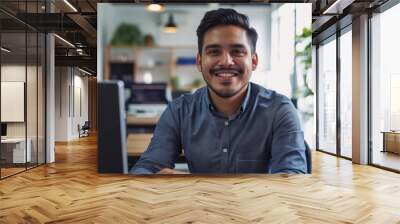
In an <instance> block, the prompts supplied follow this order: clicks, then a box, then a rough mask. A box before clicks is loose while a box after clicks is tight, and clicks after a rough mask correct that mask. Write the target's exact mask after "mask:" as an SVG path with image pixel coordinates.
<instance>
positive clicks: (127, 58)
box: [97, 3, 315, 151]
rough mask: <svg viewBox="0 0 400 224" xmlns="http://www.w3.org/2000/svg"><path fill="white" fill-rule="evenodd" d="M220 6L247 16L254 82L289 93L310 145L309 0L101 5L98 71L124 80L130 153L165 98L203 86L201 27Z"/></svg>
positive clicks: (312, 131)
mask: <svg viewBox="0 0 400 224" xmlns="http://www.w3.org/2000/svg"><path fill="white" fill-rule="evenodd" d="M217 8H233V9H235V10H237V11H238V12H240V13H244V14H246V15H248V16H249V19H250V24H251V26H252V27H254V28H255V29H256V30H257V32H258V34H259V39H258V42H257V49H256V50H257V53H258V55H259V65H258V68H257V69H256V71H254V72H253V75H252V77H251V81H252V82H254V83H257V84H259V85H262V86H264V87H266V88H269V89H273V90H275V91H277V92H279V93H281V94H284V95H286V96H288V97H289V98H291V99H292V101H293V103H294V104H295V106H296V107H297V108H298V112H299V117H300V118H301V122H302V125H303V128H304V130H305V138H306V140H307V142H308V143H309V144H310V145H311V146H312V147H313V146H314V144H315V125H314V98H315V96H314V93H315V87H314V86H315V81H314V78H313V77H312V72H311V71H312V69H311V67H312V66H311V4H256V5H245V4H242V5H241V4H216V3H210V4H194V5H193V4H192V5H190V4H187V5H182V4H180V5H173V4H170V5H168V4H167V5H163V6H162V8H157V7H155V8H152V7H149V6H148V5H147V6H146V5H131V4H99V5H98V25H97V29H98V30H97V32H98V33H97V35H98V43H97V45H98V49H97V50H98V68H97V70H98V75H97V77H98V79H99V80H102V79H104V80H107V79H111V80H123V81H124V84H125V97H126V101H127V102H126V110H127V122H128V132H129V133H130V134H129V135H128V151H135V150H138V151H140V150H141V149H140V147H139V148H137V144H134V142H138V141H139V142H140V141H141V140H140V139H143V138H140V135H142V136H141V137H143V136H146V133H148V134H149V133H151V132H152V129H153V128H154V125H155V123H156V121H157V119H158V117H159V115H160V114H161V112H162V111H163V109H164V108H165V106H166V103H167V102H168V101H170V100H172V99H174V98H176V97H178V96H180V94H182V93H186V92H193V91H195V90H196V89H197V88H199V87H201V86H204V85H205V83H204V81H203V78H202V75H201V73H200V72H199V71H198V70H197V69H196V64H195V57H196V54H197V36H196V29H197V26H198V25H199V23H200V20H201V18H202V17H203V15H204V13H205V12H206V11H209V10H211V9H217ZM138 133H139V134H138ZM138 136H139V137H138ZM150 137H151V134H150V135H147V139H149V138H150ZM144 138H146V137H144ZM144 142H145V141H144ZM130 143H132V144H130ZM130 147H131V148H130ZM132 147H133V148H132ZM143 147H144V146H143ZM129 148H130V149H129Z"/></svg>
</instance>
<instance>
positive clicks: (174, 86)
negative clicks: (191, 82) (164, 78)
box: [169, 76, 180, 90]
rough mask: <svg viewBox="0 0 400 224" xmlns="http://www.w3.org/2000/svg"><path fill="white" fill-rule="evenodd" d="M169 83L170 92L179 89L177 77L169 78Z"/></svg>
mask: <svg viewBox="0 0 400 224" xmlns="http://www.w3.org/2000/svg"><path fill="white" fill-rule="evenodd" d="M169 82H170V84H171V87H172V90H178V89H179V88H180V84H179V77H178V76H171V78H169Z"/></svg>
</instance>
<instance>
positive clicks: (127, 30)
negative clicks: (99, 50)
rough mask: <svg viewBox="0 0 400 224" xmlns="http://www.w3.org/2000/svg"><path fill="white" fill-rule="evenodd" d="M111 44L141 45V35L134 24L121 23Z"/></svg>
mask: <svg viewBox="0 0 400 224" xmlns="http://www.w3.org/2000/svg"><path fill="white" fill-rule="evenodd" d="M111 44H112V45H143V36H142V32H141V31H140V29H139V27H138V26H137V25H135V24H129V23H121V24H120V25H119V26H118V28H117V30H116V31H115V33H114V36H113V38H112V40H111Z"/></svg>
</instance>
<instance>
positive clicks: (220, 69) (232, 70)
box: [210, 67, 243, 75]
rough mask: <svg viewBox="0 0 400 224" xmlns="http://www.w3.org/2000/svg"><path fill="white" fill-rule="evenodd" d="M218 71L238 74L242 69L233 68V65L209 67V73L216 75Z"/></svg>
mask: <svg viewBox="0 0 400 224" xmlns="http://www.w3.org/2000/svg"><path fill="white" fill-rule="evenodd" d="M218 73H233V74H237V75H240V74H242V73H243V69H241V68H233V67H228V68H227V67H217V68H211V69H210V74H212V75H216V74H218Z"/></svg>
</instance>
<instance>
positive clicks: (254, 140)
mask: <svg viewBox="0 0 400 224" xmlns="http://www.w3.org/2000/svg"><path fill="white" fill-rule="evenodd" d="M182 150H183V151H184V155H185V157H186V160H187V164H188V167H189V170H190V172H191V173H306V170H307V169H306V167H307V165H306V158H305V144H304V136H303V131H302V129H301V125H300V122H299V118H298V115H297V112H296V109H295V108H294V106H293V104H292V103H291V101H290V100H289V99H288V98H287V97H285V96H283V95H280V94H278V93H276V92H275V91H271V90H267V89H265V88H263V87H261V86H259V85H256V84H254V83H250V84H249V86H248V88H247V94H246V97H245V99H244V100H243V103H242V104H241V107H240V108H239V110H238V111H237V112H236V113H235V114H234V115H232V116H231V117H229V118H226V117H224V116H223V115H222V114H221V113H219V112H218V111H216V109H215V107H214V106H213V104H212V102H211V100H210V98H209V94H208V88H207V87H203V88H201V89H199V90H197V91H196V92H195V93H193V94H187V95H183V96H181V97H179V98H178V99H176V100H174V101H173V102H171V103H170V104H169V105H168V107H167V109H166V110H165V111H164V112H163V114H162V115H161V117H160V120H159V122H158V124H157V126H156V128H155V131H154V135H153V138H152V139H151V142H150V145H149V147H148V148H147V150H146V151H145V152H144V153H143V154H142V156H141V157H140V159H139V160H138V161H137V163H136V164H135V166H134V167H133V168H132V170H131V173H135V174H149V173H156V172H158V171H159V170H160V169H162V168H171V169H173V168H174V164H175V161H176V160H177V158H178V156H179V155H180V154H181V152H182Z"/></svg>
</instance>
